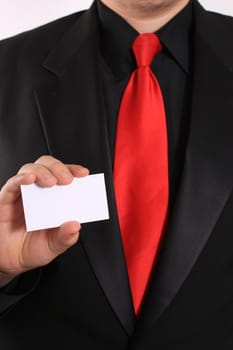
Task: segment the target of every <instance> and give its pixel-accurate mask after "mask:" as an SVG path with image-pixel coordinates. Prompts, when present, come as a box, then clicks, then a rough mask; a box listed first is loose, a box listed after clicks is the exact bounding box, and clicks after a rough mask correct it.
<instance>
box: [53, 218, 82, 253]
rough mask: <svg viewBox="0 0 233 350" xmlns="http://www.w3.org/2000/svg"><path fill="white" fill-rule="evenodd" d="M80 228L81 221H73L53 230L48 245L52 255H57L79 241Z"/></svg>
mask: <svg viewBox="0 0 233 350" xmlns="http://www.w3.org/2000/svg"><path fill="white" fill-rule="evenodd" d="M80 229H81V225H80V223H78V222H77V221H72V222H67V223H65V224H63V225H62V226H61V227H59V229H58V230H56V231H53V232H51V235H49V236H48V247H49V250H50V253H51V255H53V256H54V257H56V256H57V255H60V254H62V253H64V252H65V251H66V250H67V249H68V248H70V247H72V246H73V245H74V244H75V243H76V242H77V241H78V238H79V231H80Z"/></svg>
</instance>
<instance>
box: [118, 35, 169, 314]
mask: <svg viewBox="0 0 233 350" xmlns="http://www.w3.org/2000/svg"><path fill="white" fill-rule="evenodd" d="M132 49H133V52H134V55H135V58H136V61H137V66H138V67H137V69H136V70H135V71H134V72H133V73H132V75H131V77H130V80H129V82H128V85H127V87H126V90H125V92H124V95H123V98H122V101H121V106H120V111H119V116H118V124H117V132H116V145H115V159H114V170H113V173H114V186H115V195H116V203H117V210H118V218H119V224H120V229H121V234H122V242H123V248H124V254H125V258H126V263H127V269H128V275H129V282H130V287H131V292H132V298H133V304H134V309H135V313H136V315H137V314H138V312H139V309H140V306H141V303H142V300H143V296H144V294H145V290H146V287H147V284H148V280H149V277H150V273H151V270H152V267H153V263H154V261H155V259H156V255H157V252H158V248H159V244H160V241H161V236H162V233H163V231H164V226H165V223H166V217H167V208H168V155H167V152H168V151H167V130H166V117H165V110H164V103H163V98H162V94H161V90H160V87H159V83H158V81H157V79H156V77H155V76H154V74H153V73H152V71H151V69H150V64H151V62H152V60H153V58H154V56H155V55H156V54H158V53H159V52H160V51H161V49H162V46H161V43H160V41H159V39H158V37H157V36H156V35H154V34H151V33H147V34H141V35H139V36H138V37H137V38H136V40H135V41H134V43H133V47H132Z"/></svg>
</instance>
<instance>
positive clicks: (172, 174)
mask: <svg viewBox="0 0 233 350" xmlns="http://www.w3.org/2000/svg"><path fill="white" fill-rule="evenodd" d="M97 8H98V16H99V24H100V43H101V54H102V60H101V67H100V68H101V71H102V72H101V73H102V77H103V89H104V98H105V104H106V111H107V122H108V132H109V143H110V147H111V151H112V158H114V143H115V131H116V124H117V117H118V111H119V106H120V101H121V98H122V95H123V92H124V89H125V87H126V85H127V82H128V80H129V77H130V74H131V73H132V71H133V70H134V69H135V68H136V63H135V59H134V56H133V53H132V50H131V46H132V43H133V41H134V40H135V38H136V37H137V35H138V32H137V31H136V30H135V29H134V28H132V27H131V26H130V25H129V24H128V23H127V22H126V21H125V20H124V19H123V18H122V17H120V16H119V15H118V14H116V13H115V12H113V11H112V10H111V9H109V8H108V7H106V6H105V5H104V4H103V3H101V1H98V2H97ZM156 34H157V35H158V37H159V38H160V40H161V43H162V45H163V50H162V52H161V53H160V54H159V55H157V56H156V57H155V59H154V60H153V62H152V65H151V69H152V71H153V73H154V74H155V75H156V77H157V79H158V81H159V83H160V87H161V90H162V94H163V98H164V104H165V110H166V118H167V129H168V150H169V154H168V156H169V187H170V208H171V206H172V205H173V202H174V196H175V193H176V190H177V187H178V184H179V179H180V174H181V171H182V167H183V162H184V154H185V146H186V141H187V136H188V129H189V106H190V100H191V71H192V47H191V42H192V40H191V36H192V2H191V1H190V2H189V4H188V5H187V6H186V7H185V8H184V9H183V10H182V11H181V12H180V13H178V14H177V15H176V16H175V17H174V18H173V19H172V20H171V21H170V22H169V23H167V24H166V25H165V26H164V27H163V28H161V29H160V30H159V31H157V32H156Z"/></svg>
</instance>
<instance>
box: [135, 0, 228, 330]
mask: <svg viewBox="0 0 233 350" xmlns="http://www.w3.org/2000/svg"><path fill="white" fill-rule="evenodd" d="M194 5H195V6H194V15H195V24H196V29H195V33H194V74H193V77H194V80H193V92H192V113H191V126H190V135H189V140H188V145H187V151H186V159H185V165H184V171H183V176H182V180H181V185H180V189H179V191H178V196H177V200H176V204H175V208H174V209H173V213H172V215H171V218H170V220H169V226H168V230H167V232H166V237H165V239H164V245H163V248H162V252H161V256H160V259H159V262H158V264H157V267H156V269H155V271H154V276H153V277H152V281H151V286H150V288H149V291H148V297H147V300H146V302H145V305H144V308H143V310H142V315H141V321H142V322H145V324H147V325H148V324H152V322H154V321H156V320H157V319H158V318H159V317H160V316H161V315H162V313H163V312H164V311H165V309H166V308H167V307H168V306H169V304H170V303H171V302H172V300H173V299H174V297H175V295H176V294H177V292H178V291H179V289H180V288H181V286H182V284H183V283H184V281H185V279H186V278H187V276H188V275H189V273H190V272H191V270H192V267H193V265H194V264H195V262H196V261H197V259H198V257H199V255H200V254H201V252H202V250H203V248H204V246H205V244H206V242H207V240H208V239H209V237H210V235H211V232H212V230H213V228H214V226H215V224H216V222H217V220H218V218H219V216H220V214H221V211H222V210H223V208H224V205H225V204H226V202H227V200H228V198H229V195H230V193H231V191H232V188H233V166H232V162H231V159H232V156H233V141H232V130H233V120H232V112H233V103H232V94H233V80H232V74H231V71H232V69H231V68H232V62H233V52H232V49H229V47H228V46H227V42H228V43H230V42H231V41H232V39H231V38H230V35H229V33H232V30H231V31H227V28H218V25H217V23H212V16H211V15H210V14H208V13H206V12H205V11H204V10H203V9H202V8H201V7H200V5H198V4H197V3H194ZM220 33H221V34H220ZM221 35H222V36H223V38H225V40H226V41H225V44H224V42H222V41H219V42H218V40H219V38H220V37H221ZM221 39H222V38H221ZM220 48H221V50H220ZM230 51H231V52H230ZM227 57H228V59H227Z"/></svg>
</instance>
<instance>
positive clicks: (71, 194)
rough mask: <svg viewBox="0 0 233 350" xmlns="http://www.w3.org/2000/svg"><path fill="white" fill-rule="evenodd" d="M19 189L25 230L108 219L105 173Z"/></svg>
mask: <svg viewBox="0 0 233 350" xmlns="http://www.w3.org/2000/svg"><path fill="white" fill-rule="evenodd" d="M21 193H22V201H23V207H24V215H25V222H26V229H27V231H34V230H40V229H45V228H52V227H59V226H61V225H62V224H63V223H65V222H68V221H74V220H75V221H79V222H80V223H87V222H93V221H99V220H107V219H109V210H108V202H107V194H106V186H105V180H104V174H95V175H88V176H85V177H81V178H74V180H73V182H72V183H71V184H69V185H55V186H52V187H46V188H45V187H40V186H39V185H37V184H35V183H33V184H30V185H22V186H21Z"/></svg>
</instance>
